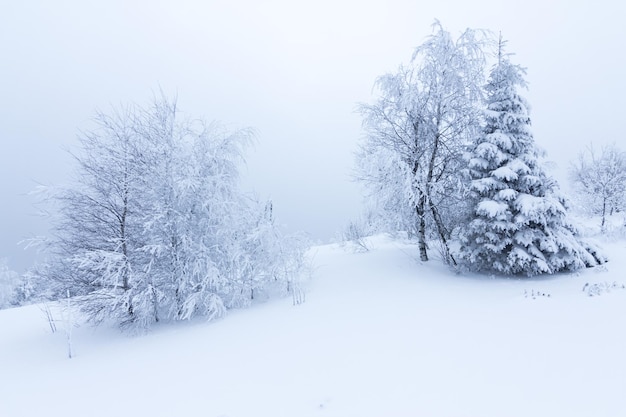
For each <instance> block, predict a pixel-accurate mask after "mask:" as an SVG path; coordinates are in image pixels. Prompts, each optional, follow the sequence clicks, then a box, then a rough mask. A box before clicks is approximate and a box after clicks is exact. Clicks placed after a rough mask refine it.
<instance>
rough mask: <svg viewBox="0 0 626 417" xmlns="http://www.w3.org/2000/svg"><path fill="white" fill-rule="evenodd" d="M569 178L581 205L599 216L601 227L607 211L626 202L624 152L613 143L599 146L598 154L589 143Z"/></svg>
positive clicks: (609, 211) (574, 163) (620, 208)
mask: <svg viewBox="0 0 626 417" xmlns="http://www.w3.org/2000/svg"><path fill="white" fill-rule="evenodd" d="M570 178H571V181H572V182H573V184H574V189H575V191H576V194H577V195H578V196H579V198H580V200H581V202H582V203H583V205H584V206H585V207H586V208H588V209H589V211H590V212H591V213H592V214H595V215H599V216H600V217H601V227H602V229H603V230H604V228H605V223H606V217H607V215H611V214H613V213H614V212H615V211H620V210H623V209H624V207H625V206H626V153H624V152H623V151H622V150H621V149H619V148H618V147H617V146H616V145H615V144H612V145H609V146H604V147H602V149H601V151H600V154H599V155H598V154H597V153H596V152H595V150H594V149H593V147H592V146H589V148H588V149H587V151H585V152H581V153H580V154H579V155H578V159H577V160H576V161H575V162H573V163H572V164H571V166H570Z"/></svg>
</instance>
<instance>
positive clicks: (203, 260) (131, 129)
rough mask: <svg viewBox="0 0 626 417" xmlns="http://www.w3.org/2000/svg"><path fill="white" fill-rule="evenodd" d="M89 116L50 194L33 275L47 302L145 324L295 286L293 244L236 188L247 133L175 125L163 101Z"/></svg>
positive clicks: (220, 309)
mask: <svg viewBox="0 0 626 417" xmlns="http://www.w3.org/2000/svg"><path fill="white" fill-rule="evenodd" d="M95 121H96V124H97V126H98V128H97V129H95V130H93V131H91V132H87V133H85V134H83V135H82V136H81V137H80V142H81V147H80V150H79V151H77V152H76V153H75V154H74V157H75V160H76V162H77V166H78V167H77V172H76V175H75V176H74V179H75V181H74V182H73V183H72V184H70V185H69V186H67V187H65V188H61V189H57V190H53V193H52V196H51V200H52V201H53V202H54V203H56V205H57V212H58V216H57V217H56V222H55V226H54V233H53V236H52V237H51V238H49V239H48V240H47V241H45V242H44V248H45V249H46V252H47V255H48V258H47V261H46V262H45V263H44V264H42V265H40V266H39V267H37V268H36V270H35V271H34V272H32V274H33V275H35V276H38V277H40V279H44V280H46V281H47V282H49V283H51V286H52V288H53V290H54V294H56V295H57V297H63V296H65V294H67V291H68V290H69V291H70V293H71V295H72V296H73V297H75V300H76V301H75V302H74V304H75V305H78V307H80V309H81V310H82V311H83V312H84V313H85V314H86V315H87V317H88V318H89V319H90V320H92V321H95V322H100V321H102V320H113V321H114V322H116V323H119V324H120V325H122V326H129V327H135V328H147V327H149V326H150V325H151V324H152V323H154V322H157V321H159V320H162V319H165V320H182V319H188V318H191V317H194V316H205V317H208V318H212V317H218V316H220V315H222V314H224V312H225V311H226V310H227V309H228V308H231V307H236V306H241V305H245V304H248V303H249V302H250V300H251V299H253V298H254V296H255V294H254V293H255V292H256V293H258V292H267V293H269V292H272V291H274V289H276V290H278V291H288V290H289V289H291V288H293V280H294V279H295V278H296V277H297V275H298V273H299V269H300V268H301V267H302V265H303V262H302V257H303V244H302V242H301V241H300V240H297V239H295V240H294V239H290V240H288V239H287V238H285V237H284V236H283V235H282V233H281V231H280V228H279V227H277V226H276V225H275V224H274V222H273V219H272V218H271V216H269V214H267V210H266V209H265V206H264V205H263V204H259V203H258V202H256V201H255V200H254V199H253V198H251V197H250V196H248V195H246V194H245V193H243V192H242V191H240V190H239V187H238V173H239V166H240V164H241V163H242V162H243V152H244V150H245V148H246V146H247V144H248V143H250V141H251V138H252V132H250V131H249V130H241V131H236V132H229V131H227V130H226V129H224V128H223V127H221V126H219V125H217V124H210V125H207V124H205V123H204V122H201V121H188V120H181V116H180V113H179V111H178V109H177V108H176V103H175V102H173V101H170V100H167V99H166V98H162V99H158V100H155V102H154V103H153V105H152V106H151V107H148V108H142V107H138V106H133V107H127V108H124V109H122V110H118V111H116V112H114V113H112V114H111V115H108V114H104V113H99V114H98V115H97V117H96V120H95Z"/></svg>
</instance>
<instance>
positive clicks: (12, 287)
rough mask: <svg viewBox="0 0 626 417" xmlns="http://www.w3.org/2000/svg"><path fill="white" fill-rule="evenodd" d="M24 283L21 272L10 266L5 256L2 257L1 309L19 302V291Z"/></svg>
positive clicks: (0, 268)
mask: <svg viewBox="0 0 626 417" xmlns="http://www.w3.org/2000/svg"><path fill="white" fill-rule="evenodd" d="M21 284H22V280H21V278H20V276H19V274H18V273H17V272H15V271H13V270H11V269H10V268H9V265H8V262H7V260H6V259H5V258H0V309H2V308H7V307H10V306H12V305H14V304H16V303H17V300H16V295H17V291H18V289H19V287H20V285H21Z"/></svg>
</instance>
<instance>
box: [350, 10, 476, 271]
mask: <svg viewBox="0 0 626 417" xmlns="http://www.w3.org/2000/svg"><path fill="white" fill-rule="evenodd" d="M487 42H488V38H487V37H486V36H485V34H484V33H483V32H480V31H475V30H470V29H468V30H466V31H465V32H463V33H462V34H461V36H460V37H459V38H458V39H456V40H455V39H453V37H452V35H451V34H450V33H449V32H447V31H446V30H444V29H443V27H442V26H441V24H440V23H439V22H435V24H434V31H433V33H432V34H431V35H430V36H429V37H428V38H427V39H426V41H425V42H424V43H423V44H421V45H420V46H419V47H417V49H416V50H415V52H414V54H413V58H412V60H411V62H410V64H409V65H406V66H405V65H402V66H400V68H399V69H398V71H397V72H396V73H393V74H385V75H383V76H382V77H380V78H379V79H378V80H377V81H376V87H377V88H378V90H379V92H380V97H379V98H378V100H377V101H376V102H375V103H374V104H363V105H361V106H360V112H361V114H362V116H363V125H364V128H365V131H366V138H365V141H364V142H363V143H362V145H361V148H360V151H359V153H358V156H357V158H358V161H357V163H358V169H359V174H358V176H359V179H360V180H362V181H363V182H365V183H366V184H367V185H368V186H369V190H370V192H371V194H372V195H373V196H374V197H375V198H376V199H378V200H379V205H380V206H381V207H383V209H384V210H385V213H386V214H388V215H389V216H390V217H391V218H392V219H395V222H396V223H397V224H400V225H403V226H406V227H407V229H408V231H409V233H411V234H414V235H416V236H417V238H418V245H419V252H420V259H421V260H422V261H427V260H428V251H427V248H428V247H427V237H428V232H429V231H431V232H432V233H433V235H434V236H435V237H436V238H438V239H439V240H440V241H441V243H442V245H443V248H444V258H445V259H444V260H445V261H446V262H449V263H456V261H455V259H454V258H453V256H452V254H451V253H450V250H449V247H448V240H449V238H450V234H451V231H452V228H453V227H452V226H453V223H452V221H451V219H453V218H454V217H455V216H454V215H450V214H451V211H450V210H448V209H450V208H451V209H452V210H457V211H458V210H459V207H460V204H461V203H460V202H459V201H458V200H455V196H456V195H458V193H456V192H455V190H456V189H457V187H458V186H459V183H460V179H459V171H460V169H461V168H460V167H461V164H462V161H461V159H462V158H461V155H462V152H463V147H464V145H465V144H466V143H467V141H468V140H469V138H470V137H471V135H472V134H473V133H474V132H475V131H476V129H477V127H478V121H479V120H480V117H479V112H478V108H477V106H476V104H477V103H480V100H481V97H482V86H483V84H484V82H485V76H484V67H485V54H484V53H483V48H484V47H485V45H486V44H487Z"/></svg>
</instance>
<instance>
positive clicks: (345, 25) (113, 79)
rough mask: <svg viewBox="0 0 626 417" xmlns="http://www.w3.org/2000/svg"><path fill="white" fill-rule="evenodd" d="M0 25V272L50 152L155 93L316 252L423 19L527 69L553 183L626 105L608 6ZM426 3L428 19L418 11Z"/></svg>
mask: <svg viewBox="0 0 626 417" xmlns="http://www.w3.org/2000/svg"><path fill="white" fill-rule="evenodd" d="M6 3H8V4H4V5H3V6H2V10H0V54H1V58H0V59H1V61H0V98H1V100H0V115H1V117H2V122H1V123H0V140H1V141H2V145H3V146H2V150H1V151H0V195H1V196H2V204H0V257H6V258H8V259H9V265H10V266H11V267H12V268H14V269H17V270H20V271H22V270H23V269H24V268H26V267H28V266H29V265H30V264H31V263H32V260H33V253H32V252H24V250H23V249H21V248H20V247H18V246H17V242H18V241H20V240H22V239H23V238H25V237H28V236H31V235H37V234H42V233H45V230H46V224H45V222H44V221H42V220H41V219H39V218H37V217H36V216H35V215H34V213H35V211H36V210H35V209H34V208H33V207H32V199H31V198H29V197H27V196H26V195H25V194H26V193H27V192H29V191H30V190H31V189H33V188H34V186H35V185H36V184H37V183H45V184H54V183H61V182H63V181H64V180H65V179H66V178H67V177H68V175H70V172H71V169H72V162H71V160H70V158H69V157H68V155H67V153H66V152H65V151H64V148H67V147H71V146H73V145H75V144H76V136H77V134H78V133H79V131H80V130H81V129H82V130H84V129H89V126H90V118H91V117H92V116H93V114H94V110H95V109H101V110H105V111H106V110H107V109H110V108H111V106H116V105H119V104H122V103H127V102H136V103H138V104H146V103H148V102H149V101H150V100H151V98H152V96H153V94H154V93H155V92H157V91H158V90H159V89H163V91H164V92H165V93H166V94H168V95H170V96H177V97H178V104H179V107H180V108H181V109H182V110H183V112H184V113H185V114H186V115H188V116H190V117H201V118H205V119H207V120H209V121H210V120H219V121H221V122H223V123H226V124H227V125H228V126H231V127H232V128H238V127H247V126H250V127H253V128H255V129H256V131H257V133H258V135H257V144H256V146H255V148H254V149H253V150H251V151H250V153H249V154H248V157H247V160H248V164H247V168H246V169H245V172H244V179H243V185H244V186H245V187H246V188H250V189H254V190H255V191H256V193H257V194H258V195H259V196H260V197H261V198H271V199H272V200H273V202H274V207H275V210H276V215H277V217H278V220H279V221H280V222H282V223H285V224H286V226H287V228H288V230H291V231H295V230H304V231H307V232H308V233H310V234H311V236H312V237H313V238H314V239H320V240H322V241H327V240H328V239H329V238H331V237H332V236H333V235H334V234H335V232H336V231H337V230H338V229H341V228H342V227H343V225H344V224H345V223H347V222H348V221H349V220H350V219H351V218H354V217H356V216H358V214H359V213H360V210H361V205H362V201H361V196H360V192H359V188H358V186H357V185H356V184H354V183H353V182H352V181H351V177H350V174H351V170H352V166H353V152H354V151H355V150H356V145H357V143H358V140H359V138H360V137H361V135H362V130H361V126H360V117H359V115H358V114H356V113H355V108H356V105H357V103H359V102H368V101H372V100H373V96H372V85H373V83H374V81H375V79H376V77H377V76H379V75H382V74H383V73H385V72H390V71H394V70H395V69H396V68H397V67H398V65H399V64H401V63H403V62H407V61H408V60H409V59H410V57H411V54H412V51H413V48H415V47H416V46H417V45H419V44H420V43H421V42H422V41H423V40H424V38H425V37H426V36H427V35H428V34H430V33H431V24H432V23H433V21H434V19H435V18H437V19H439V20H440V21H441V22H442V24H443V26H444V27H445V28H446V29H447V30H450V31H452V32H453V33H455V34H458V33H460V32H461V31H462V30H463V29H465V28H467V27H471V28H484V29H490V30H493V31H495V32H498V31H502V34H503V36H504V37H505V38H506V39H508V40H509V44H508V46H509V51H510V52H514V53H515V54H516V55H515V56H514V57H513V59H512V60H513V61H514V62H515V63H518V64H521V65H523V66H525V67H527V68H528V76H527V80H528V81H529V84H530V89H529V91H528V92H527V93H526V97H527V99H528V100H529V101H530V104H531V106H532V107H531V117H532V120H533V128H534V134H535V139H536V141H537V143H538V144H539V145H540V146H541V147H543V148H544V149H546V150H547V152H548V158H549V159H550V160H552V161H554V162H555V167H556V168H555V174H556V176H557V178H558V179H559V180H561V182H562V186H564V188H565V186H566V184H563V182H564V180H565V174H564V173H565V169H566V168H567V165H568V162H569V161H570V160H572V159H573V158H574V157H575V156H576V154H577V153H578V152H579V151H581V150H582V149H583V148H584V147H585V145H586V144H588V143H589V142H591V141H593V142H594V144H598V145H600V144H603V143H611V142H616V143H617V144H618V145H621V146H622V148H626V141H624V135H623V133H622V128H621V124H622V123H621V120H622V118H623V110H624V101H625V100H624V96H626V81H624V74H626V64H625V61H624V58H623V50H624V46H623V43H624V41H625V40H626V29H625V27H626V25H624V18H625V17H626V6H624V5H623V3H621V2H617V1H576V0H574V1H546V0H541V1H535V0H533V1H509V2H503V1H490V0H484V1H463V0H455V1H453V0H448V1H436V2H423V1H415V0H414V1H408V0H387V1H377V2H374V1H340V0H317V1H302V2H301V1H287V0H282V1H255V0H231V1H200V0H197V1H192V0H184V1H149V0H142V1H123V0H113V1H106V2H85V1H80V0H69V1H58V0H57V1H53V2H52V1H44V0H41V1H28V0H23V1H14V2H6ZM431 3H432V4H431Z"/></svg>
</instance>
